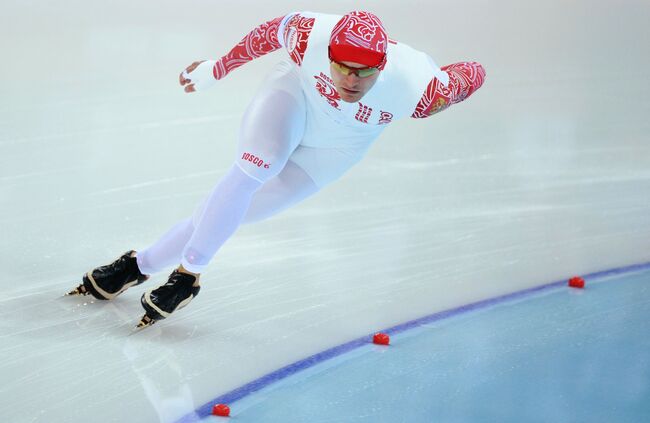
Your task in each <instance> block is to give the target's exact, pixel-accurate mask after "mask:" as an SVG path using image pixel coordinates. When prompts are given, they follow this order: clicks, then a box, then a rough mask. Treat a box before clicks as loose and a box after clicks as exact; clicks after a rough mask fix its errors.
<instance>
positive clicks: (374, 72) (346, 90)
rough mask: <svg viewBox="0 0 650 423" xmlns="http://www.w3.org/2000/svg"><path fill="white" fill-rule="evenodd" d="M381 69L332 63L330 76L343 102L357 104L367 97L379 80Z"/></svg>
mask: <svg viewBox="0 0 650 423" xmlns="http://www.w3.org/2000/svg"><path fill="white" fill-rule="evenodd" d="M379 73H380V71H379V69H377V68H369V67H368V66H366V65H362V64H359V63H355V62H335V61H333V60H332V61H330V75H332V80H333V81H334V86H335V87H336V91H338V92H339V94H340V95H341V100H343V101H345V102H347V103H356V102H357V101H359V100H361V98H362V97H363V96H364V95H366V93H367V92H368V91H370V89H371V88H372V86H373V85H375V82H377V78H379Z"/></svg>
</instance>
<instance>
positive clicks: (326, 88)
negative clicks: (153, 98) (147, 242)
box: [70, 11, 485, 327]
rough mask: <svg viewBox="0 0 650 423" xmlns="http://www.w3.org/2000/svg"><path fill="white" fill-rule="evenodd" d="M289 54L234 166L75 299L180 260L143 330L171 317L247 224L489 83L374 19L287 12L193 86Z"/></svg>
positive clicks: (151, 304) (153, 295)
mask: <svg viewBox="0 0 650 423" xmlns="http://www.w3.org/2000/svg"><path fill="white" fill-rule="evenodd" d="M283 47H284V49H285V51H286V52H287V53H288V58H287V59H286V60H284V61H282V62H280V63H279V64H278V65H276V67H275V68H274V70H273V71H272V72H271V74H270V75H269V76H268V77H267V79H266V80H265V82H264V84H263V86H262V88H261V89H260V90H259V92H258V93H257V94H256V95H255V97H254V98H253V100H252V102H251V104H250V105H249V106H248V108H247V110H246V112H245V113H244V116H243V119H242V124H241V128H240V135H239V141H238V152H237V156H236V158H235V161H234V163H233V165H232V166H231V168H230V169H229V171H228V172H227V173H226V175H225V176H223V178H222V179H221V180H220V181H219V182H218V183H217V184H216V185H215V187H214V188H213V190H212V191H211V193H210V194H209V195H208V196H207V198H206V199H205V200H204V201H203V202H202V203H201V204H200V205H199V207H198V208H197V209H196V210H195V212H194V214H193V215H192V216H191V217H188V218H187V219H185V220H183V221H181V222H178V223H177V224H176V225H175V226H174V227H172V228H171V229H170V230H169V231H168V232H167V233H166V234H164V235H163V236H162V238H161V239H159V240H158V241H157V242H156V243H154V244H153V245H151V246H150V247H149V248H147V249H145V250H143V251H140V252H138V253H136V252H135V251H128V252H127V253H125V254H124V255H122V256H121V257H120V258H118V260H116V261H115V262H113V263H111V264H109V265H106V266H101V267H98V268H96V269H93V270H91V271H90V272H88V273H87V274H86V275H84V277H83V282H82V283H81V284H80V285H79V286H78V287H77V288H76V289H75V290H73V291H72V292H70V294H84V295H93V296H94V297H96V298H98V299H106V300H109V299H112V298H114V297H115V296H117V295H119V294H120V293H122V292H123V291H125V290H126V289H128V288H129V287H131V286H134V285H137V284H140V283H142V282H144V281H145V280H146V279H148V277H149V275H151V274H153V273H157V272H160V271H161V270H163V269H165V268H167V267H169V266H177V267H176V269H175V270H174V271H173V272H172V274H171V275H170V276H169V278H168V281H167V283H165V284H164V285H162V286H160V287H158V288H156V289H153V290H151V291H147V292H145V293H144V294H143V295H142V297H141V303H142V306H143V307H144V309H145V315H144V316H143V318H142V319H141V321H140V323H139V325H138V326H139V327H143V326H148V325H150V324H153V323H155V322H156V321H157V320H161V319H164V318H166V317H168V316H169V315H170V314H171V313H173V312H174V311H175V310H177V309H179V308H181V307H183V306H185V305H187V304H188V303H189V302H190V301H191V300H192V299H193V298H194V297H195V296H196V295H197V294H198V292H199V290H200V286H199V277H200V274H201V273H202V272H203V271H204V269H205V268H206V266H207V265H208V263H209V262H210V260H211V259H212V257H214V255H215V254H216V253H217V251H218V249H219V248H220V247H221V246H222V245H223V244H224V243H225V242H226V241H227V240H228V238H229V237H230V236H231V235H232V234H233V233H234V232H235V231H236V229H237V228H238V227H239V225H240V224H242V223H250V222H255V221H259V220H262V219H265V218H267V217H269V216H272V215H274V214H276V213H278V212H279V211H281V210H284V209H286V208H287V207H289V206H291V205H293V204H295V203H297V202H299V201H301V200H303V199H305V198H307V197H308V196H310V195H312V194H314V193H316V192H317V191H319V190H320V189H321V188H323V187H324V186H326V185H328V184H330V183H332V182H333V181H335V180H337V179H338V178H340V177H341V176H342V175H343V174H344V173H345V172H346V171H347V170H349V169H350V168H351V167H352V166H353V165H354V164H356V163H357V162H359V161H360V160H361V159H362V158H363V156H364V155H365V153H366V152H367V150H368V148H369V147H370V146H371V145H372V143H373V142H374V140H375V139H376V138H377V137H378V136H379V135H380V134H381V132H382V131H383V130H384V128H385V127H386V125H388V124H390V123H392V122H393V121H395V120H397V119H400V118H403V117H408V116H410V117H413V118H425V117H429V116H431V115H433V114H435V113H438V112H440V111H442V110H444V109H446V108H447V107H449V106H450V105H452V104H454V103H458V102H460V101H462V100H464V99H465V98H467V97H469V96H470V95H471V94H472V93H473V92H474V91H476V90H477V89H478V88H479V87H480V86H481V85H482V83H483V80H484V78H485V71H484V70H483V68H482V67H481V65H480V64H478V63H475V62H461V63H454V64H451V65H448V66H444V67H442V68H439V67H438V66H437V65H436V64H435V62H434V61H433V60H432V59H431V58H430V57H429V56H428V55H427V54H425V53H422V52H419V51H417V50H415V49H413V48H411V47H409V46H407V45H405V44H402V43H399V42H396V41H393V40H391V39H389V38H388V36H387V35H386V31H385V30H384V27H383V25H382V23H381V21H380V20H379V18H377V17H376V16H375V15H373V14H371V13H368V12H361V11H355V12H351V13H348V14H346V15H344V16H342V17H341V16H335V15H326V14H319V13H311V12H300V13H291V14H288V15H286V16H282V17H278V18H276V19H273V20H271V21H268V22H266V23H264V24H262V25H260V26H258V27H256V28H255V29H254V30H253V31H251V32H250V33H249V34H248V35H247V36H246V37H245V38H244V39H243V40H242V41H241V42H240V43H239V44H237V46H235V47H234V48H233V49H232V50H231V51H230V52H229V53H228V54H226V55H225V56H223V57H222V58H221V59H219V60H217V61H209V60H208V61H201V62H195V63H192V64H191V65H190V66H188V67H187V68H186V69H185V71H184V72H183V73H182V74H181V75H180V77H179V81H180V84H181V86H183V87H184V90H185V91H186V92H188V93H191V92H194V91H201V90H205V89H207V88H209V87H210V86H212V85H214V84H215V83H216V82H217V81H218V80H220V79H222V78H223V77H225V76H226V75H227V74H228V73H229V72H231V71H232V70H234V69H235V68H237V67H239V66H241V65H242V64H245V63H246V62H248V61H251V60H253V59H255V58H257V57H260V56H262V55H264V54H268V53H270V52H272V51H275V50H278V49H281V48H283Z"/></svg>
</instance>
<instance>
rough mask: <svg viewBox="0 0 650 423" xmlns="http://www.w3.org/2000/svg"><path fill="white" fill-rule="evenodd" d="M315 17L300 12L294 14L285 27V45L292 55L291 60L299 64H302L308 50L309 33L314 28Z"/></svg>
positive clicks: (283, 35)
mask: <svg viewBox="0 0 650 423" xmlns="http://www.w3.org/2000/svg"><path fill="white" fill-rule="evenodd" d="M315 21H316V19H315V18H308V17H305V16H302V15H301V14H299V13H296V14H295V15H293V16H292V17H291V18H290V19H289V21H288V22H287V25H286V26H285V27H284V33H283V34H282V37H284V46H285V47H286V48H287V52H288V53H289V56H290V57H291V60H293V62H294V63H295V64H297V65H298V66H301V65H302V59H303V57H305V51H306V50H307V41H308V40H309V34H310V33H311V30H312V29H313V28H314V22H315Z"/></svg>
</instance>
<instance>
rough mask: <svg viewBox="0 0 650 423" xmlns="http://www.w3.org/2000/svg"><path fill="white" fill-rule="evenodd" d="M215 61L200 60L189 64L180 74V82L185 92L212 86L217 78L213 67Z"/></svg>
mask: <svg viewBox="0 0 650 423" xmlns="http://www.w3.org/2000/svg"><path fill="white" fill-rule="evenodd" d="M215 63H216V61H214V60H202V61H200V62H194V63H192V64H191V65H189V66H188V67H187V68H185V70H184V71H183V72H182V73H181V75H180V78H179V80H180V83H181V85H182V86H184V87H185V92H186V93H191V92H194V91H202V90H207V89H208V88H210V87H211V86H213V85H214V84H215V83H216V82H217V79H216V78H215V77H214V73H213V69H214V65H215Z"/></svg>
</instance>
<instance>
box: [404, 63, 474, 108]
mask: <svg viewBox="0 0 650 423" xmlns="http://www.w3.org/2000/svg"><path fill="white" fill-rule="evenodd" d="M440 69H441V70H443V71H445V72H447V74H448V75H449V84H447V85H446V86H445V85H443V84H442V83H441V82H440V81H438V79H437V78H434V79H433V80H432V81H431V82H430V83H429V85H428V86H427V90H426V91H425V93H424V95H423V96H422V98H421V99H420V102H419V103H418V105H417V106H416V108H415V112H413V114H412V115H411V117H414V118H426V117H429V116H431V115H434V114H436V113H438V112H441V111H443V110H445V109H446V108H447V107H449V106H451V105H452V104H456V103H460V102H461V101H463V100H465V99H466V98H467V97H469V96H470V95H472V93H474V91H476V90H478V89H479V88H480V87H481V85H483V81H484V80H485V69H483V66H481V65H480V64H479V63H476V62H460V63H454V64H451V65H447V66H443V67H442V68H440Z"/></svg>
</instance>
